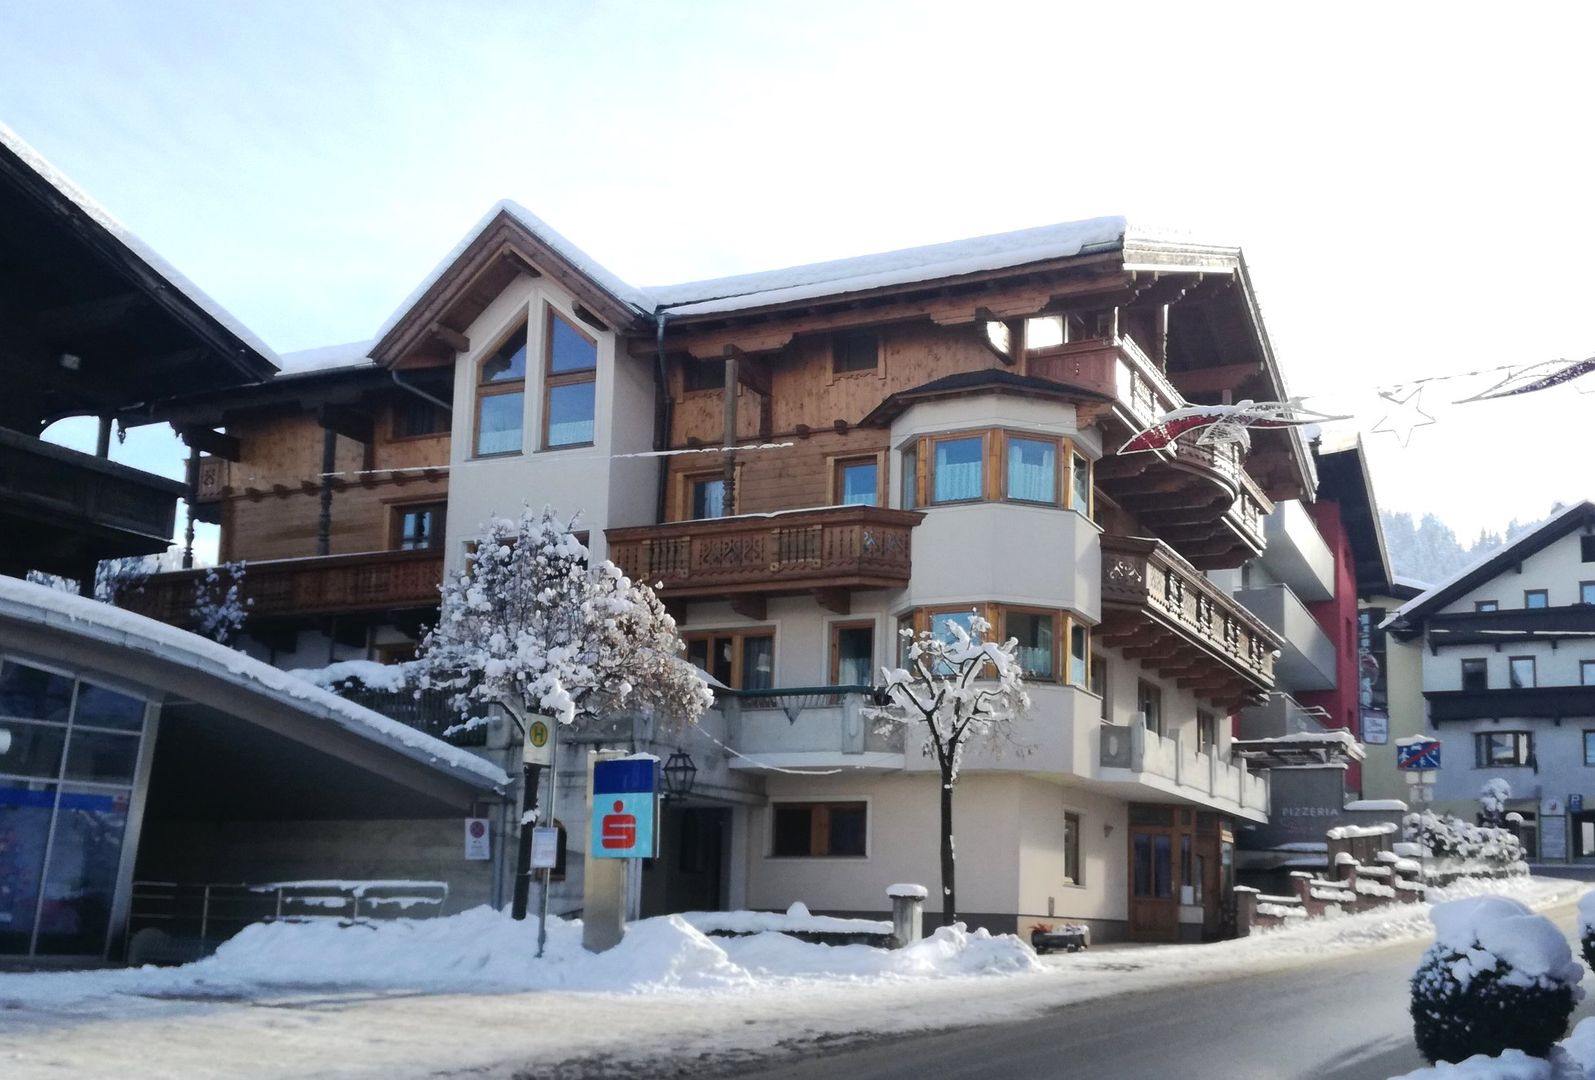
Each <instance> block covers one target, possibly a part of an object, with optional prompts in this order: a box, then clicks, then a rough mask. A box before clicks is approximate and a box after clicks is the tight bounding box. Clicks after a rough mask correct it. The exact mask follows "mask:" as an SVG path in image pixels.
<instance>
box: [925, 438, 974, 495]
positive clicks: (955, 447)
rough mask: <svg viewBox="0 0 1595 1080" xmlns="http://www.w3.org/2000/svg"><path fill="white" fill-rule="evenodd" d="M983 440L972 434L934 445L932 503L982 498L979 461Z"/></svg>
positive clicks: (943, 440)
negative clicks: (934, 470) (934, 467)
mask: <svg viewBox="0 0 1595 1080" xmlns="http://www.w3.org/2000/svg"><path fill="white" fill-rule="evenodd" d="M984 447H985V439H983V438H982V437H981V436H979V435H971V436H968V437H966V438H959V439H941V440H939V441H938V442H937V443H936V451H935V453H936V472H935V478H936V484H935V493H934V494H933V495H932V497H931V498H932V501H933V502H939V503H945V502H968V501H972V500H975V499H979V498H980V497H981V495H982V484H981V468H980V466H981V458H982V457H983V456H984Z"/></svg>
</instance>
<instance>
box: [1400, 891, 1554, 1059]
mask: <svg viewBox="0 0 1595 1080" xmlns="http://www.w3.org/2000/svg"><path fill="white" fill-rule="evenodd" d="M1430 918H1431V919H1433V920H1434V929H1435V943H1434V944H1433V945H1432V946H1430V948H1429V950H1428V951H1427V952H1426V953H1424V954H1423V960H1422V961H1421V962H1420V963H1419V964H1418V970H1417V972H1416V973H1414V975H1413V976H1412V1010H1411V1011H1412V1026H1413V1037H1414V1038H1415V1040H1416V1041H1417V1044H1418V1049H1419V1050H1420V1051H1421V1052H1422V1053H1423V1056H1424V1057H1425V1058H1427V1059H1428V1060H1429V1061H1430V1062H1435V1061H1462V1060H1464V1059H1466V1058H1470V1057H1472V1056H1474V1055H1475V1054H1486V1055H1492V1056H1493V1055H1496V1054H1500V1053H1501V1052H1502V1051H1505V1050H1508V1049H1517V1050H1522V1051H1524V1052H1525V1053H1528V1054H1532V1055H1534V1056H1535V1057H1544V1056H1545V1055H1546V1054H1547V1053H1549V1052H1550V1049H1551V1047H1552V1046H1553V1045H1554V1044H1555V1043H1556V1041H1557V1040H1558V1039H1560V1038H1561V1037H1562V1036H1563V1035H1565V1034H1566V1033H1567V1021H1568V1018H1569V1017H1570V1016H1572V1013H1573V1007H1574V1005H1576V1004H1577V1003H1578V1001H1579V1000H1580V999H1581V998H1582V997H1583V996H1584V995H1583V991H1582V990H1581V989H1580V988H1579V985H1578V984H1579V981H1580V980H1581V979H1583V977H1584V969H1583V968H1582V967H1580V966H1579V965H1578V964H1577V963H1575V962H1574V960H1573V955H1572V952H1571V951H1570V950H1569V949H1568V947H1567V942H1566V941H1565V940H1564V939H1563V938H1562V935H1561V934H1560V933H1559V932H1558V931H1557V929H1556V926H1555V925H1554V924H1553V923H1552V922H1551V921H1550V920H1549V919H1546V918H1545V917H1543V916H1540V915H1535V914H1532V913H1531V912H1530V911H1529V909H1528V908H1526V907H1524V906H1523V905H1522V904H1520V903H1518V902H1517V901H1516V900H1511V899H1508V898H1506V897H1504V896H1478V897H1470V898H1468V899H1466V900H1452V901H1450V902H1449V903H1444V904H1438V905H1436V906H1435V908H1434V910H1433V912H1431V913H1430Z"/></svg>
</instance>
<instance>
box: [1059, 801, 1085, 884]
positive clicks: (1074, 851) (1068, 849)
mask: <svg viewBox="0 0 1595 1080" xmlns="http://www.w3.org/2000/svg"><path fill="white" fill-rule="evenodd" d="M1063 880H1065V881H1067V882H1068V883H1069V884H1070V885H1083V884H1084V882H1083V881H1081V880H1080V815H1079V814H1067V813H1066V814H1064V815H1063Z"/></svg>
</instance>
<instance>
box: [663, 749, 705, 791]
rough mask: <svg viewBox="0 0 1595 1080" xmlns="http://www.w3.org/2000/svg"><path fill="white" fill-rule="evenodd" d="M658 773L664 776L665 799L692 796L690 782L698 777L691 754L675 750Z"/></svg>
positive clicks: (696, 767)
mask: <svg viewBox="0 0 1595 1080" xmlns="http://www.w3.org/2000/svg"><path fill="white" fill-rule="evenodd" d="M660 772H662V773H664V774H665V798H667V799H685V798H686V797H687V796H688V795H691V794H692V782H693V780H694V779H696V778H697V776H698V766H696V765H694V764H693V763H692V755H691V754H688V753H686V752H685V751H683V750H677V751H676V752H675V753H674V754H671V755H670V757H669V758H668V759H667V760H666V761H665V767H664V768H663V769H661V770H660Z"/></svg>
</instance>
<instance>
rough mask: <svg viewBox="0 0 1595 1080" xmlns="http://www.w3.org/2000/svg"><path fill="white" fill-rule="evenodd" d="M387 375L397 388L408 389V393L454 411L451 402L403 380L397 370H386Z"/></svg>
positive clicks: (447, 411) (444, 409)
mask: <svg viewBox="0 0 1595 1080" xmlns="http://www.w3.org/2000/svg"><path fill="white" fill-rule="evenodd" d="M388 377H389V378H391V379H392V380H393V385H394V386H397V387H399V389H401V390H408V391H409V392H410V393H412V394H414V395H415V396H416V397H418V398H421V399H423V400H425V401H430V402H431V403H432V404H434V405H436V406H437V407H438V408H440V409H442V410H443V411H444V412H446V413H452V412H454V406H453V405H452V404H450V403H449V402H447V401H444V400H443V399H442V398H438V397H433V396H432V395H431V394H429V393H427V392H426V391H425V390H423V389H421V388H420V387H419V386H413V385H411V384H410V383H407V382H405V381H404V380H403V379H401V378H399V373H398V372H397V371H391V370H390V371H389V372H388Z"/></svg>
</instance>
